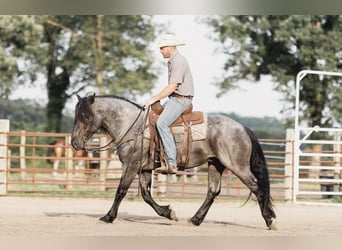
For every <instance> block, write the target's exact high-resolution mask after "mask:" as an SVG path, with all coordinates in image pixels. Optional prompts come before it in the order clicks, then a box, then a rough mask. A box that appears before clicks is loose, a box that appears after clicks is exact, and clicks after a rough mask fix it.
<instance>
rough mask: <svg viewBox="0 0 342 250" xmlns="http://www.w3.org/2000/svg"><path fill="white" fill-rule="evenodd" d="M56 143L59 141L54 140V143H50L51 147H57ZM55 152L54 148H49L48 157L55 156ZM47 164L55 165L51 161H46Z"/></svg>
mask: <svg viewBox="0 0 342 250" xmlns="http://www.w3.org/2000/svg"><path fill="white" fill-rule="evenodd" d="M56 142H57V141H56V140H54V141H53V142H50V143H49V145H55V144H56ZM53 151H54V148H52V147H48V149H47V152H46V156H53V155H54V153H53ZM46 162H47V163H49V164H53V162H52V160H51V159H46Z"/></svg>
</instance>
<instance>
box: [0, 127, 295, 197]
mask: <svg viewBox="0 0 342 250" xmlns="http://www.w3.org/2000/svg"><path fill="white" fill-rule="evenodd" d="M5 127H6V126H5ZM7 130H8V128H7ZM2 131H3V132H0V166H1V167H0V192H1V195H7V196H49V197H51V196H54V197H61V196H63V197H113V195H114V192H115V190H116V187H117V186H118V183H119V180H120V176H121V163H120V161H119V160H118V158H117V156H116V152H115V151H113V152H112V151H102V152H101V153H99V154H88V155H87V156H84V157H78V158H75V157H74V156H73V150H72V148H71V147H70V134H67V133H31V132H25V131H20V132H10V131H6V128H5V131H4V129H3V130H2ZM57 138H58V139H61V138H62V139H63V140H65V142H66V145H65V146H64V147H65V152H66V153H65V155H63V156H61V157H56V156H51V155H47V152H48V151H49V149H52V148H54V145H51V144H50V143H51V142H52V141H54V140H56V139H57ZM108 140H109V138H107V137H106V136H105V135H96V136H95V139H94V140H93V143H94V144H96V145H105V144H106V142H107V141H108ZM260 142H261V145H262V147H263V149H264V152H265V155H266V159H267V162H268V168H269V172H270V180H271V194H272V196H273V199H274V200H292V198H293V140H291V139H290V140H287V139H278V140H274V139H272V140H270V139H260ZM48 160H49V161H55V160H59V161H60V163H59V168H58V170H57V171H56V170H54V169H53V167H52V164H49V163H48V162H47V161H48ZM138 189H139V188H138V178H136V179H135V180H134V182H133V183H132V185H131V187H130V189H129V192H128V194H127V196H128V197H130V198H136V197H138V196H139V190H138ZM152 192H153V196H154V197H160V198H162V197H167V198H182V199H183V198H190V199H193V198H204V196H205V195H206V192H207V166H206V165H204V166H200V167H198V168H195V169H192V170H190V171H182V172H179V174H177V175H172V176H171V175H170V176H165V175H158V174H155V175H154V178H153V189H152ZM248 194H249V190H248V189H247V188H246V187H245V185H244V184H242V183H241V181H240V180H239V179H238V178H236V177H235V175H233V174H232V173H231V172H230V171H225V172H224V174H223V178H222V189H221V194H220V195H219V197H218V199H246V197H247V196H248Z"/></svg>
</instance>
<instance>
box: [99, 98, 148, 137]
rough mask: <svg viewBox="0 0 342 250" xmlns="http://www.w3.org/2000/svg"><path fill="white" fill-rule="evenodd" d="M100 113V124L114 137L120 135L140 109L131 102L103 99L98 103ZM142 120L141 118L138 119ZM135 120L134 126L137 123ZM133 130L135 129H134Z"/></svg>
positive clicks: (132, 121)
mask: <svg viewBox="0 0 342 250" xmlns="http://www.w3.org/2000/svg"><path fill="white" fill-rule="evenodd" d="M97 108H98V109H99V113H100V114H101V115H102V118H101V119H102V126H103V128H105V129H106V130H107V132H108V133H109V134H110V135H111V136H112V137H113V138H114V139H120V138H119V137H121V136H122V135H123V134H124V133H125V132H126V131H127V130H128V129H130V127H131V126H132V124H133V123H134V122H135V120H136V119H137V118H138V116H139V113H140V109H139V108H137V107H136V106H134V105H133V104H131V103H129V102H127V101H125V100H120V99H116V98H109V99H103V100H101V101H100V102H99V103H98V107H97ZM140 120H141V121H142V119H140ZM140 120H139V121H137V124H135V126H134V127H135V128H136V126H138V125H139V122H141V121H140ZM134 130H135V129H134Z"/></svg>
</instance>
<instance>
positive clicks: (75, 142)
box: [71, 138, 84, 150]
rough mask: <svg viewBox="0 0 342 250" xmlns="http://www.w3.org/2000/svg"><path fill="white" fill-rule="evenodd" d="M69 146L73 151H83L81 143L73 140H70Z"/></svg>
mask: <svg viewBox="0 0 342 250" xmlns="http://www.w3.org/2000/svg"><path fill="white" fill-rule="evenodd" d="M71 146H72V147H73V148H74V149H75V150H83V149H84V146H83V143H79V142H77V140H76V139H75V138H71Z"/></svg>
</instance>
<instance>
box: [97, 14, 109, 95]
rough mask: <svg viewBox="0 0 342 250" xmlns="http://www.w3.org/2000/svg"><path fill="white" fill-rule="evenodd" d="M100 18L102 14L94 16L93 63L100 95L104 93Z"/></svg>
mask: <svg viewBox="0 0 342 250" xmlns="http://www.w3.org/2000/svg"><path fill="white" fill-rule="evenodd" d="M102 18H103V16H101V15H98V16H97V18H96V41H95V43H96V44H95V55H96V57H95V64H96V85H97V87H98V88H99V92H100V94H101V95H104V94H106V90H105V89H104V86H103V74H102V57H103V51H102V36H103V34H102Z"/></svg>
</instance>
